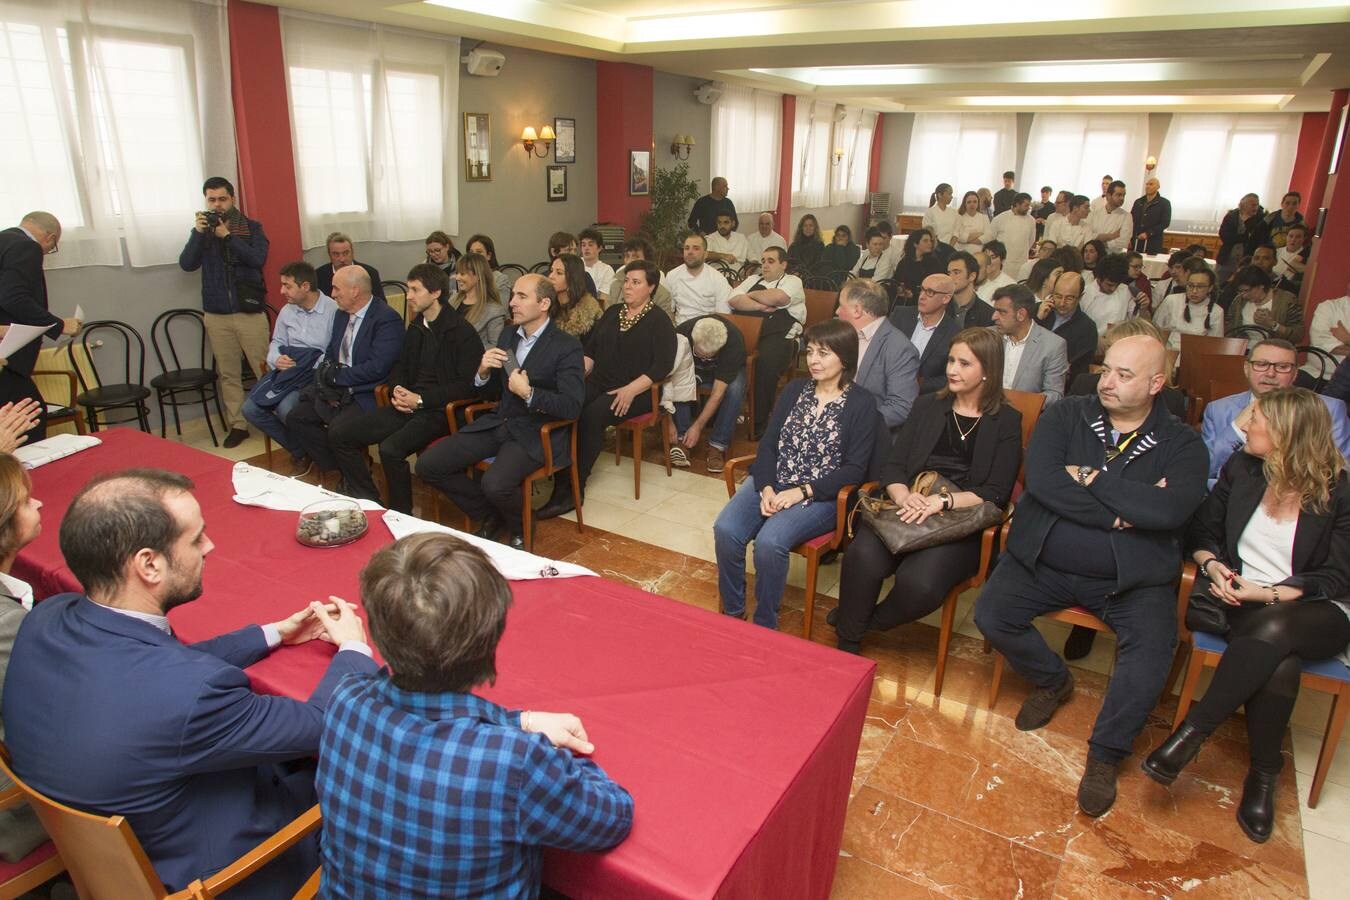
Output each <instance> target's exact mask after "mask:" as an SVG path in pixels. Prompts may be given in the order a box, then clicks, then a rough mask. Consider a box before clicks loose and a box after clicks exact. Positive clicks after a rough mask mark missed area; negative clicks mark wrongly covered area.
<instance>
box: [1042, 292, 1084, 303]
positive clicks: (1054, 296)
mask: <svg viewBox="0 0 1350 900" xmlns="http://www.w3.org/2000/svg"><path fill="white" fill-rule="evenodd" d="M1049 299H1050V300H1051V301H1054V302H1057V301H1060V300H1077V299H1078V295H1077V294H1051V295H1050V297H1049Z"/></svg>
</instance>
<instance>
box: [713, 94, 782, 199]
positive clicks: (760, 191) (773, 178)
mask: <svg viewBox="0 0 1350 900" xmlns="http://www.w3.org/2000/svg"><path fill="white" fill-rule="evenodd" d="M782 141H783V95H782V94H775V93H772V92H770V91H757V90H753V89H751V88H747V87H740V86H737V85H727V86H726V88H725V89H724V90H723V91H722V96H721V97H719V98H718V100H717V103H716V104H714V105H713V111H712V173H713V175H714V176H719V175H720V176H722V177H723V178H725V179H727V183H728V184H730V185H731V189H732V191H733V192H734V196H735V198H736V203H737V208H738V209H740V210H741V216H742V218H741V224H742V225H746V224H748V222H747V219H746V218H745V217H746V216H748V215H750V214H751V213H753V212H755V211H758V210H764V209H773V208H774V207H776V206H777V205H778V169H779V167H778V165H776V164H773V165H770V164H768V163H767V162H766V161H776V160H777V159H778V155H779V154H778V149H779V145H781V144H782Z"/></svg>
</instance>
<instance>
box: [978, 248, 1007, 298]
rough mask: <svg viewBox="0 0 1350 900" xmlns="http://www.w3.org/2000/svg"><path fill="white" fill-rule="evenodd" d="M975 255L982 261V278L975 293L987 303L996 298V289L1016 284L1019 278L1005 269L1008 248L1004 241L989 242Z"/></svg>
mask: <svg viewBox="0 0 1350 900" xmlns="http://www.w3.org/2000/svg"><path fill="white" fill-rule="evenodd" d="M975 257H976V259H977V260H979V263H980V280H979V284H978V285H976V287H975V294H976V295H977V296H978V297H979V298H980V299H981V300H983V301H984V302H985V304H986V305H987V304H988V303H989V301H991V300H993V299H994V291H996V290H998V289H999V288H1001V287H1005V286H1006V285H1009V284H1016V283H1017V279H1016V278H1013V277H1012V276H1011V275H1009V274H1008V273H1007V272H1006V271H1005V270H1004V266H1005V264H1006V262H1007V259H1008V248H1007V247H1005V246H1003V242H1002V241H989V242H987V243H986V244H985V245H984V247H983V248H981V250H980V252H979V253H977V254H975Z"/></svg>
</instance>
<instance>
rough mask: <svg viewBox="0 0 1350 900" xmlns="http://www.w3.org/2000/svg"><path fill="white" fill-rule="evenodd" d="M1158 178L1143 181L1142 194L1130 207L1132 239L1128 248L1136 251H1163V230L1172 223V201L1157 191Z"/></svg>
mask: <svg viewBox="0 0 1350 900" xmlns="http://www.w3.org/2000/svg"><path fill="white" fill-rule="evenodd" d="M1158 188H1159V185H1158V179H1156V178H1149V179H1148V180H1147V181H1145V182H1144V195H1143V196H1142V197H1140V198H1138V199H1137V200H1135V201H1134V206H1132V207H1130V221H1132V222H1133V223H1134V228H1133V229H1132V230H1133V231H1134V240H1133V241H1132V242H1131V244H1130V249H1131V250H1134V251H1135V252H1136V253H1161V252H1163V232H1164V231H1166V230H1167V228H1168V226H1169V225H1171V224H1172V201H1170V200H1168V199H1167V198H1166V197H1164V196H1163V195H1162V194H1160V193H1158Z"/></svg>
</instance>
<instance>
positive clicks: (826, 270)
mask: <svg viewBox="0 0 1350 900" xmlns="http://www.w3.org/2000/svg"><path fill="white" fill-rule="evenodd" d="M861 255H862V248H861V247H859V246H858V245H857V244H855V243H853V230H852V229H851V228H849V227H848V226H847V225H836V226H835V229H834V238H833V239H832V240H831V241H830V243H829V245H828V246H826V247H825V249H824V251H823V252H822V253H821V254H820V263H819V264H818V265H817V266H816V269H817V271H819V272H820V274H822V275H839V278H840V279H841V280H842V279H843V277H844V276H843V274H842V273H844V272H848V271H851V270H852V269H853V265H854V263H856V262H857V261H858V257H859V256H861ZM835 286H836V287H838V285H837V284H836V285H835Z"/></svg>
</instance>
